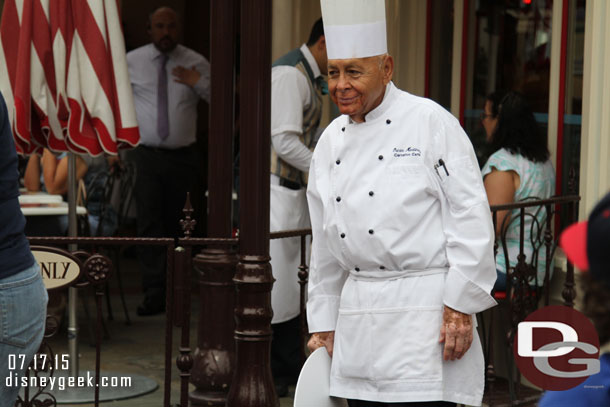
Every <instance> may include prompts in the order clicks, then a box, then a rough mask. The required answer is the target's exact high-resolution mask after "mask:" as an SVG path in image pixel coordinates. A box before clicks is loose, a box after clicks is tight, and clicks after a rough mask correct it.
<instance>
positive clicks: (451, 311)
mask: <svg viewBox="0 0 610 407" xmlns="http://www.w3.org/2000/svg"><path fill="white" fill-rule="evenodd" d="M322 16H323V18H324V32H325V34H326V44H327V50H328V78H329V90H330V95H331V98H332V99H333V101H334V102H335V103H336V104H337V106H338V107H339V110H340V111H341V113H342V114H343V115H342V116H340V117H339V118H337V119H335V120H334V121H333V122H332V123H331V124H330V125H329V126H328V127H327V128H326V130H325V131H324V133H323V134H322V136H321V138H320V140H319V142H318V144H317V146H316V149H315V151H314V155H313V159H312V163H311V169H310V171H309V184H308V191H307V197H308V203H309V209H310V216H311V224H312V229H313V245H312V260H311V268H310V275H309V298H308V303H307V317H308V323H309V329H310V332H311V333H312V337H311V339H310V342H309V346H310V348H311V349H312V350H313V349H315V348H318V347H322V346H324V347H326V349H327V350H328V352H329V354H331V356H332V366H331V378H330V395H331V396H337V397H343V398H346V399H348V403H349V405H350V407H362V406H366V407H371V406H386V405H387V406H424V405H425V406H450V405H455V404H454V403H462V404H467V405H480V404H481V400H482V397H483V388H484V360H483V352H482V347H481V343H480V341H479V338H478V335H477V334H476V331H475V326H474V322H473V321H474V320H475V318H474V314H475V313H477V312H481V311H483V310H485V309H487V308H489V307H492V306H493V305H495V301H494V300H493V298H492V297H491V295H490V292H491V289H492V287H493V284H494V281H495V278H496V272H495V263H494V257H493V237H494V231H493V226H492V219H491V213H490V210H489V204H488V202H487V197H486V194H485V189H484V188H483V182H482V178H481V173H480V171H479V167H478V165H477V160H476V156H475V154H474V150H473V148H472V144H471V143H470V141H469V139H468V137H467V136H466V134H465V133H464V131H463V130H462V128H461V126H460V124H459V122H458V121H457V120H456V119H455V117H453V116H452V115H451V114H450V113H448V112H447V111H446V110H445V109H443V108H442V107H441V106H439V105H437V104H436V103H434V102H433V101H431V100H428V99H424V98H420V97H416V96H414V95H410V94H409V93H407V92H404V91H401V90H399V89H397V88H396V87H395V86H394V84H393V83H392V82H391V79H392V74H393V69H394V61H393V59H392V57H391V56H389V55H388V54H387V44H386V27H385V3H384V0H359V1H354V0H322Z"/></svg>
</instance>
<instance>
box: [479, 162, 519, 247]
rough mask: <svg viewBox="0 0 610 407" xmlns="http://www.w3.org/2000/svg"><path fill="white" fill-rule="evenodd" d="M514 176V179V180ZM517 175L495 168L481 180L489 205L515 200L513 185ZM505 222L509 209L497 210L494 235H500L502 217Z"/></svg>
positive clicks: (516, 182)
mask: <svg viewBox="0 0 610 407" xmlns="http://www.w3.org/2000/svg"><path fill="white" fill-rule="evenodd" d="M515 178H516V180H515ZM518 181H519V175H517V173H516V172H514V171H498V170H496V169H495V168H493V169H492V172H490V173H489V174H487V175H486V176H485V178H484V180H483V184H484V185H485V192H486V193H487V199H488V200H489V204H490V205H502V204H509V203H512V202H514V201H515V191H516V188H515V185H516V184H518ZM506 217H508V218H507V219H506V223H507V224H508V221H509V220H510V213H509V211H498V216H497V223H496V236H499V235H500V232H501V228H502V224H503V223H504V218H506Z"/></svg>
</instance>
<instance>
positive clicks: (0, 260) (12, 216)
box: [0, 95, 34, 280]
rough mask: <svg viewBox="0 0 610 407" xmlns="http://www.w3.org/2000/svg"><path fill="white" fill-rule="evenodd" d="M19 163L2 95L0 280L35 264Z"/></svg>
mask: <svg viewBox="0 0 610 407" xmlns="http://www.w3.org/2000/svg"><path fill="white" fill-rule="evenodd" d="M17 163H18V161H17V150H15V142H14V140H13V134H12V132H11V125H10V122H9V120H8V112H7V110H6V102H5V101H4V97H2V95H0V280H1V279H3V278H5V277H8V276H11V275H13V274H17V273H18V272H20V271H23V270H25V269H26V268H28V267H30V266H31V265H32V264H34V256H32V253H31V252H30V244H29V242H28V240H27V239H26V237H25V234H24V233H23V229H24V227H25V217H24V216H23V213H22V212H21V208H20V206H19V171H18V169H17Z"/></svg>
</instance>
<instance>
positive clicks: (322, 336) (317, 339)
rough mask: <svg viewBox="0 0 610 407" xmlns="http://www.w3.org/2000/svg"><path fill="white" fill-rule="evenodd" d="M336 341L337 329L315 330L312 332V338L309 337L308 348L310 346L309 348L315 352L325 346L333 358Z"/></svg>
mask: <svg viewBox="0 0 610 407" xmlns="http://www.w3.org/2000/svg"><path fill="white" fill-rule="evenodd" d="M334 343H335V331H328V332H315V333H313V334H311V338H309V341H308V342H307V348H309V350H310V351H312V352H313V351H314V350H316V349H318V348H321V347H322V346H324V347H325V348H326V351H327V352H328V354H329V355H330V357H331V358H332V357H333V345H334Z"/></svg>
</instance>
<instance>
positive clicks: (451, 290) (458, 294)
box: [429, 117, 496, 314]
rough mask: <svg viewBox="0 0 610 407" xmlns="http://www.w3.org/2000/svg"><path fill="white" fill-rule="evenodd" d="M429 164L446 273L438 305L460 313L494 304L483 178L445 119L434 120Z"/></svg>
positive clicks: (467, 145) (468, 147) (457, 130)
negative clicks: (438, 209)
mask: <svg viewBox="0 0 610 407" xmlns="http://www.w3.org/2000/svg"><path fill="white" fill-rule="evenodd" d="M436 124H437V126H435V127H437V129H438V130H437V134H436V135H435V137H434V139H435V141H436V143H435V144H436V145H435V148H434V149H433V150H432V152H431V154H432V157H433V158H432V160H433V164H434V165H436V164H439V160H442V161H440V163H444V166H443V165H439V166H438V168H436V169H434V165H432V166H431V168H430V169H429V171H430V173H431V176H432V177H433V178H435V179H436V180H437V182H438V183H439V185H440V188H441V194H440V195H439V199H440V201H441V214H442V218H443V229H444V233H445V237H446V255H447V260H448V262H449V272H448V273H447V278H446V280H445V287H444V291H443V303H444V304H445V305H446V306H448V307H450V308H453V309H455V310H457V311H460V312H463V313H465V314H475V313H477V312H481V311H484V310H486V309H487V308H490V307H493V306H494V305H496V302H495V300H494V299H493V297H492V296H491V295H490V292H491V289H492V288H493V285H494V283H495V281H496V264H495V259H494V252H493V245H494V229H493V222H492V218H491V212H490V209H489V203H488V201H487V195H486V193H485V188H484V186H483V178H482V177H481V172H480V170H479V166H478V164H477V159H476V156H475V153H474V149H473V148H472V144H471V142H470V140H469V139H468V136H466V134H465V133H464V131H463V130H462V128H461V126H460V125H459V123H458V122H457V120H455V118H453V117H451V119H449V120H446V121H445V120H443V121H439V122H437V123H436Z"/></svg>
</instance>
